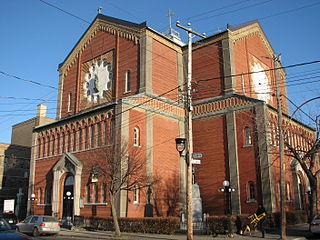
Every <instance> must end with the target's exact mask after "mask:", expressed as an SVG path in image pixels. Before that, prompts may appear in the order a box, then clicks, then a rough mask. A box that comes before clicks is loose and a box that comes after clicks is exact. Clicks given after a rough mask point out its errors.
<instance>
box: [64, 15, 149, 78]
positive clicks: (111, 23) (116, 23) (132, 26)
mask: <svg viewBox="0 0 320 240" xmlns="http://www.w3.org/2000/svg"><path fill="white" fill-rule="evenodd" d="M146 27H147V23H146V22H142V23H140V24H137V23H133V22H129V21H125V20H122V19H118V18H114V17H110V16H106V15H103V14H98V15H97V16H96V17H95V19H94V20H93V21H92V23H91V24H90V25H89V27H88V28H87V30H86V31H85V32H84V33H83V35H82V36H81V37H80V39H79V40H78V42H77V43H76V44H75V46H74V47H73V48H72V50H71V51H70V52H69V54H68V55H67V57H66V58H65V59H64V61H63V62H62V63H60V64H59V66H58V69H59V70H61V69H62V68H63V69H62V72H63V70H64V69H69V67H70V65H72V63H74V58H75V57H76V56H78V54H79V53H80V52H81V51H82V50H83V49H84V47H85V46H86V45H87V44H88V42H89V41H90V40H91V39H92V37H93V36H94V35H95V33H96V32H97V30H103V31H106V32H109V33H112V34H117V35H120V36H123V37H126V38H128V39H131V40H134V41H137V36H138V35H139V33H140V31H141V30H142V29H144V28H146Z"/></svg>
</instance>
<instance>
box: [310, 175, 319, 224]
mask: <svg viewBox="0 0 320 240" xmlns="http://www.w3.org/2000/svg"><path fill="white" fill-rule="evenodd" d="M317 185H318V184H317V181H316V180H315V181H310V188H311V193H309V194H310V195H309V212H310V215H309V222H311V221H312V220H313V219H314V217H315V216H316V215H317V202H318V191H317Z"/></svg>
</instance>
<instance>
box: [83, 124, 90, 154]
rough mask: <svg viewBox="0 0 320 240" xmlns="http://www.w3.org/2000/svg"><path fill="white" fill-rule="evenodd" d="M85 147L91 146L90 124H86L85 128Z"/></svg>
mask: <svg viewBox="0 0 320 240" xmlns="http://www.w3.org/2000/svg"><path fill="white" fill-rule="evenodd" d="M84 131H85V132H84V134H85V136H84V148H85V149H88V148H89V128H88V126H85V130H84Z"/></svg>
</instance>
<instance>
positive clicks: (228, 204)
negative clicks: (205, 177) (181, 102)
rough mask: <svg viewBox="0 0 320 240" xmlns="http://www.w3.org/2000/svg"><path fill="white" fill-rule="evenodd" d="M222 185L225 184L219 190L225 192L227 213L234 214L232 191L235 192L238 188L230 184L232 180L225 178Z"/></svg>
mask: <svg viewBox="0 0 320 240" xmlns="http://www.w3.org/2000/svg"><path fill="white" fill-rule="evenodd" d="M222 185H223V188H219V192H223V193H224V199H225V214H226V215H229V214H232V207H231V193H232V192H234V191H235V190H236V189H235V188H232V187H231V186H230V182H229V181H228V180H224V181H223V183H222Z"/></svg>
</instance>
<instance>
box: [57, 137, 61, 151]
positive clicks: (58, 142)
mask: <svg viewBox="0 0 320 240" xmlns="http://www.w3.org/2000/svg"><path fill="white" fill-rule="evenodd" d="M60 149H61V146H60V134H59V133H58V134H57V154H60Z"/></svg>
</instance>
